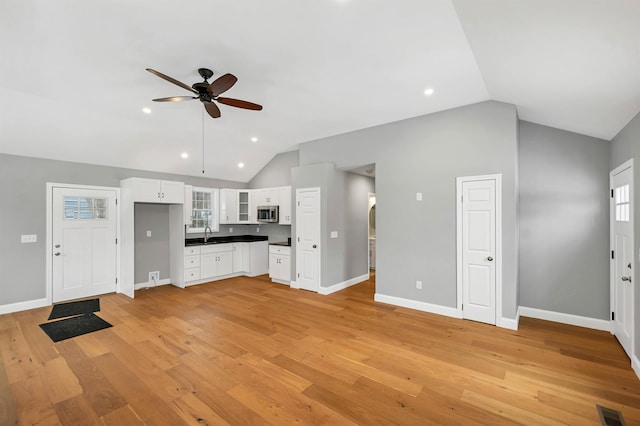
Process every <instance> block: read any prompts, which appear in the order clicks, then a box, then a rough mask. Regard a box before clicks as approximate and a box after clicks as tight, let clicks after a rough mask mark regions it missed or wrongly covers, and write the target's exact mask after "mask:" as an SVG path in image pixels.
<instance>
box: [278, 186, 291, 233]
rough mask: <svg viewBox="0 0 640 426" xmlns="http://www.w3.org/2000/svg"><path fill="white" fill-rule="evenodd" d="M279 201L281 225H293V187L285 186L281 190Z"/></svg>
mask: <svg viewBox="0 0 640 426" xmlns="http://www.w3.org/2000/svg"><path fill="white" fill-rule="evenodd" d="M279 193H280V194H279V197H278V203H279V206H280V209H279V214H280V217H279V222H278V223H280V225H291V187H290V186H285V187H283V188H280V190H279Z"/></svg>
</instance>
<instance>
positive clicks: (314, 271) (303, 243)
mask: <svg viewBox="0 0 640 426" xmlns="http://www.w3.org/2000/svg"><path fill="white" fill-rule="evenodd" d="M296 243H297V244H296V281H297V284H298V287H300V288H302V289H304V290H310V291H315V292H317V291H318V290H319V288H320V188H305V189H297V190H296Z"/></svg>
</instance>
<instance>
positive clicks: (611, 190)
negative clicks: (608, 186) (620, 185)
mask: <svg viewBox="0 0 640 426" xmlns="http://www.w3.org/2000/svg"><path fill="white" fill-rule="evenodd" d="M611 198H613V189H612V190H611Z"/></svg>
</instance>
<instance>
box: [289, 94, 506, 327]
mask: <svg viewBox="0 0 640 426" xmlns="http://www.w3.org/2000/svg"><path fill="white" fill-rule="evenodd" d="M517 121H518V120H517V115H516V110H515V107H514V106H513V105H509V104H505V103H500V102H494V101H489V102H483V103H479V104H474V105H470V106H466V107H461V108H456V109H452V110H449V111H444V112H441V113H437V114H431V115H426V116H421V117H416V118H413V119H409V120H403V121H399V122H395V123H390V124H386V125H383V126H376V127H372V128H368V129H364V130H359V131H355V132H350V133H346V134H342V135H338V136H333V137H330V138H326V139H322V140H318V141H313V142H309V143H305V144H301V145H300V147H299V151H300V168H301V169H302V168H303V167H306V166H308V165H311V164H317V163H334V164H335V166H336V167H337V168H340V169H342V168H344V169H348V168H350V167H356V166H359V165H362V164H371V163H375V164H376V191H375V192H376V200H377V202H378V206H377V207H376V215H377V217H376V222H377V223H376V225H377V226H376V227H377V235H376V251H377V260H376V287H377V288H376V292H377V293H380V294H384V295H389V296H395V297H400V298H405V299H410V300H414V301H419V302H426V303H433V304H436V305H442V306H449V307H455V306H456V247H455V243H456V223H455V217H456V215H455V209H456V203H455V191H456V186H455V179H456V177H458V176H473V175H481V174H492V173H502V179H503V209H502V219H503V240H502V244H503V263H502V265H503V266H502V273H503V301H502V308H503V316H504V317H507V318H515V316H516V309H517V285H518V284H517V272H516V260H517V254H516V253H517V241H516V238H517V234H516V228H517V223H516V198H517V193H516V183H517V176H516V170H517V160H518V159H517V138H518V134H517ZM416 192H422V193H423V195H424V201H422V202H417V201H415V193H416ZM333 214H335V211H334V209H332V208H331V209H329V215H330V218H329V221H331V220H332V219H331V215H333ZM323 229H327V228H323ZM363 250H364V248H363ZM416 280H422V281H423V289H422V290H417V289H416V288H415V281H416Z"/></svg>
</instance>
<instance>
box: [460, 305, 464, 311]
mask: <svg viewBox="0 0 640 426" xmlns="http://www.w3.org/2000/svg"><path fill="white" fill-rule="evenodd" d="M460 309H461V310H463V311H464V303H463V304H462V308H460Z"/></svg>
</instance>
